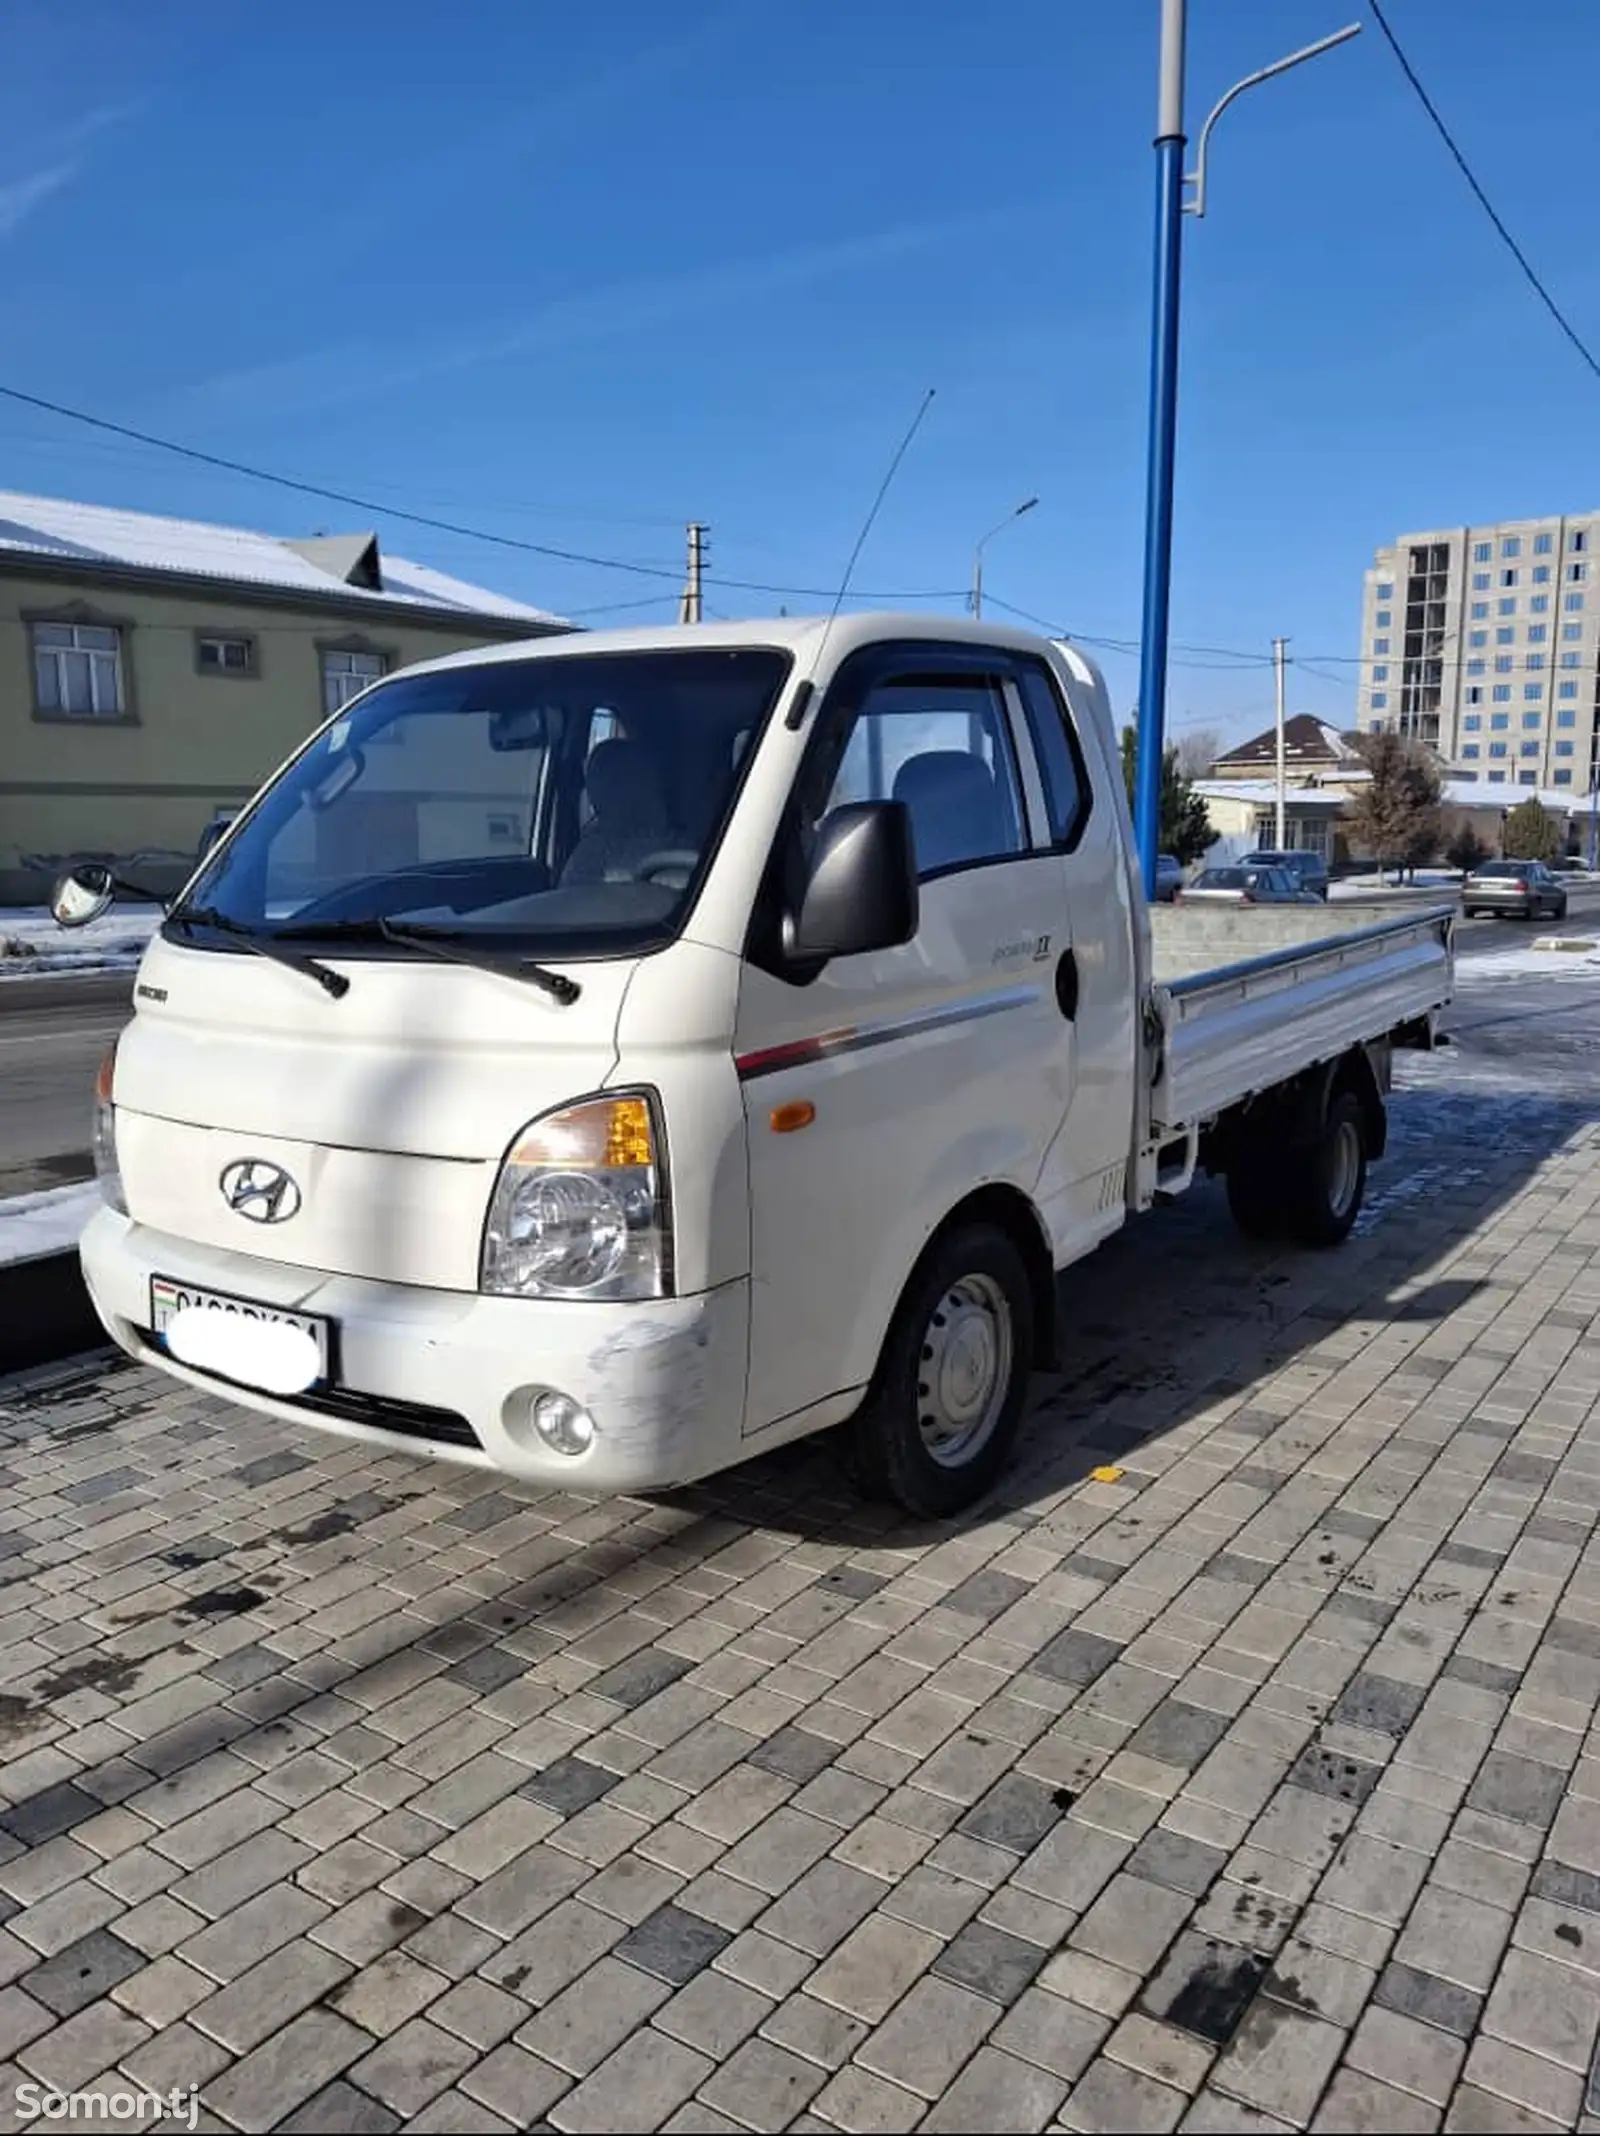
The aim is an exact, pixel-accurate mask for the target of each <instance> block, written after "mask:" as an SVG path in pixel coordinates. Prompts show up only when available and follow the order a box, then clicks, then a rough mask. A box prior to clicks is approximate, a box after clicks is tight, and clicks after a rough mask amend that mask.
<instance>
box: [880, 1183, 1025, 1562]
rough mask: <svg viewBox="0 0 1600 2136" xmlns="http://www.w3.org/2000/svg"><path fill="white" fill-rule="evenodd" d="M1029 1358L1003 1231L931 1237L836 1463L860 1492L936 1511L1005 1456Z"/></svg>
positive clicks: (946, 1510) (978, 1488) (967, 1493)
mask: <svg viewBox="0 0 1600 2136" xmlns="http://www.w3.org/2000/svg"><path fill="white" fill-rule="evenodd" d="M1032 1361H1033V1292H1032V1289H1031V1287H1030V1285H1029V1282H1028V1271H1027V1269H1026V1268H1025V1267H1024V1266H1023V1262H1022V1256H1021V1255H1020V1254H1019V1253H1018V1252H1017V1249H1016V1247H1015V1246H1013V1245H1012V1243H1011V1241H1010V1239H1008V1238H1007V1237H1006V1235H1005V1233H1004V1232H1003V1231H1000V1230H998V1229H997V1228H996V1227H995V1226H994V1225H992V1224H974V1225H971V1226H970V1227H967V1228H965V1229H962V1230H960V1231H954V1232H952V1233H951V1234H950V1236H949V1237H948V1238H946V1239H941V1240H940V1241H939V1243H938V1244H937V1245H936V1246H935V1248H934V1250H933V1251H932V1253H930V1254H929V1255H928V1256H927V1258H926V1259H925V1260H924V1262H923V1263H922V1265H921V1267H920V1268H919V1269H918V1270H917V1272H916V1274H915V1275H914V1276H913V1277H912V1279H911V1282H910V1283H909V1285H908V1286H907V1288H906V1292H905V1295H904V1297H903V1298H902V1299H901V1301H900V1305H899V1308H898V1310H897V1311H896V1313H895V1317H894V1321H893V1324H892V1325H891V1327H890V1329H889V1334H888V1338H887V1340H886V1341H885V1343H884V1346H883V1355H882V1357H881V1359H880V1360H879V1364H878V1373H877V1378H876V1380H875V1382H874V1384H873V1388H872V1392H871V1393H870V1394H869V1395H868V1397H867V1400H866V1403H865V1405H864V1406H863V1408H862V1409H861V1412H860V1414H859V1415H858V1416H857V1417H856V1419H855V1421H854V1423H853V1424H852V1425H851V1426H850V1427H849V1445H848V1448H847V1451H846V1463H847V1466H848V1468H849V1469H850V1471H851V1473H852V1475H853V1476H854V1478H855V1480H856V1482H857V1483H858V1485H859V1486H860V1488H861V1489H862V1490H863V1491H865V1492H867V1493H868V1494H869V1495H870V1496H873V1497H878V1498H892V1499H896V1500H898V1502H899V1503H900V1504H901V1505H902V1506H904V1507H905V1509H906V1511H907V1512H908V1513H912V1514H915V1515H916V1516H917V1517H918V1518H919V1519H922V1520H941V1519H944V1518H945V1517H946V1516H948V1515H949V1514H952V1513H959V1512H960V1511H961V1509H962V1508H963V1507H964V1506H969V1505H971V1504H972V1502H973V1500H974V1499H977V1498H981V1497H982V1496H983V1494H984V1492H985V1491H987V1490H988V1489H989V1487H990V1486H991V1484H993V1482H994V1480H995V1478H996V1477H997V1476H998V1475H999V1473H1000V1471H1001V1469H1002V1467H1003V1466H1004V1465H1005V1460H1006V1456H1007V1455H1008V1454H1009V1452H1010V1451H1011V1443H1012V1441H1013V1440H1014V1439H1015V1437H1016V1435H1017V1426H1018V1425H1019V1423H1020V1422H1021V1420H1022V1405H1023V1402H1024V1400H1025V1399H1026V1396H1027V1392H1028V1378H1029V1374H1030V1372H1031V1370H1032Z"/></svg>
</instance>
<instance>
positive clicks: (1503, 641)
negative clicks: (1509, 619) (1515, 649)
mask: <svg viewBox="0 0 1600 2136" xmlns="http://www.w3.org/2000/svg"><path fill="white" fill-rule="evenodd" d="M1494 642H1495V644H1496V645H1515V644H1516V642H1517V632H1516V626H1515V625H1514V624H1511V623H1502V624H1500V625H1499V626H1498V627H1497V628H1496V630H1495V634H1494Z"/></svg>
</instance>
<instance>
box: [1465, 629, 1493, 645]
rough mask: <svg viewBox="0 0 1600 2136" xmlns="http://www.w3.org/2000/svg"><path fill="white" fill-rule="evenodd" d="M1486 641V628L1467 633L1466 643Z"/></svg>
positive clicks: (1475, 643) (1487, 639) (1473, 643)
mask: <svg viewBox="0 0 1600 2136" xmlns="http://www.w3.org/2000/svg"><path fill="white" fill-rule="evenodd" d="M1488 642H1489V633H1488V632H1487V631H1486V630H1474V631H1469V632H1468V634H1467V643H1468V644H1469V645H1487V644H1488Z"/></svg>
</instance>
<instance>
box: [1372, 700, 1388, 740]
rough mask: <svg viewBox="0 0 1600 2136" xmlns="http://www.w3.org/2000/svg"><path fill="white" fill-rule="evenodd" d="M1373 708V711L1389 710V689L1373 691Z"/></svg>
mask: <svg viewBox="0 0 1600 2136" xmlns="http://www.w3.org/2000/svg"><path fill="white" fill-rule="evenodd" d="M1372 709H1373V711H1374V712H1387V711H1388V709H1389V693H1388V691H1387V690H1374V691H1373V693H1372ZM1374 731H1376V730H1374Z"/></svg>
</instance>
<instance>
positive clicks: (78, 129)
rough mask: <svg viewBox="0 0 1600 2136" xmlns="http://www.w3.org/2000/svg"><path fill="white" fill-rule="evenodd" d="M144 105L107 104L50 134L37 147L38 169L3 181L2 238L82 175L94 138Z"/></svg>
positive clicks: (0, 187)
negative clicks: (87, 152)
mask: <svg viewBox="0 0 1600 2136" xmlns="http://www.w3.org/2000/svg"><path fill="white" fill-rule="evenodd" d="M143 108H144V107H143V106H142V105H141V104H136V103H125V104H103V105H101V106H99V107H98V108H97V109H96V110H93V111H87V112H85V113H84V114H83V115H82V116H81V117H80V118H77V119H74V120H72V122H71V123H70V124H69V125H66V126H59V127H56V128H55V129H53V131H51V132H50V133H48V134H46V135H45V136H44V137H43V139H42V140H41V141H39V143H38V144H37V145H36V146H35V148H34V150H33V155H34V157H35V159H37V162H38V168H37V169H35V170H32V171H30V172H28V173H27V174H26V175H25V176H23V177H21V178H12V179H9V180H7V181H6V182H5V183H4V184H0V237H10V236H12V235H14V233H15V232H16V231H18V230H20V229H21V228H22V225H23V224H24V223H25V222H26V221H27V220H28V219H29V217H30V216H31V215H33V214H34V213H35V212H36V211H37V210H38V209H40V208H42V207H43V206H44V204H45V202H46V201H47V200H51V199H53V198H54V197H55V195H56V194H57V193H59V192H61V191H63V190H64V188H65V187H67V186H69V185H71V184H72V182H73V181H74V179H76V178H77V177H79V176H80V175H81V173H82V171H83V169H84V166H85V164H86V163H87V162H88V160H89V159H88V156H87V154H86V151H87V150H88V148H89V145H90V143H91V142H92V141H94V140H96V139H97V138H98V137H99V136H100V135H101V134H103V133H106V132H108V131H109V130H110V129H111V128H112V127H113V126H120V125H121V124H122V123H123V122H124V120H127V119H131V118H133V117H134V116H135V115H136V114H137V113H138V112H139V111H140V110H142V109H143Z"/></svg>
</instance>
